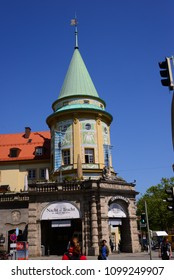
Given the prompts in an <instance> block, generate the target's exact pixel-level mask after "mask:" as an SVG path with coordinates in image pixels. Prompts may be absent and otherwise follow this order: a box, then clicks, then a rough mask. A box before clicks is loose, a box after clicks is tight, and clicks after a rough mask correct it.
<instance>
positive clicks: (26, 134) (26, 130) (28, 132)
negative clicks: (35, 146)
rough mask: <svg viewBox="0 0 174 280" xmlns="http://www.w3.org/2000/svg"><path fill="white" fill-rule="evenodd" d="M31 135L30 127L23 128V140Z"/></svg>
mask: <svg viewBox="0 0 174 280" xmlns="http://www.w3.org/2000/svg"><path fill="white" fill-rule="evenodd" d="M30 133H31V128H30V127H25V136H24V137H25V138H29V136H30Z"/></svg>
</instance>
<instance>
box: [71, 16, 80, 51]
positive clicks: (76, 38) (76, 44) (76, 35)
mask: <svg viewBox="0 0 174 280" xmlns="http://www.w3.org/2000/svg"><path fill="white" fill-rule="evenodd" d="M77 24H78V22H77V18H76V16H75V18H74V19H72V20H71V25H72V26H75V49H78V48H79V46H78V31H77Z"/></svg>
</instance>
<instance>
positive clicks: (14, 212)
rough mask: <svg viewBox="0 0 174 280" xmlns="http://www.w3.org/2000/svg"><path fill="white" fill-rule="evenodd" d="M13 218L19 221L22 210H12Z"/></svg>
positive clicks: (14, 220)
mask: <svg viewBox="0 0 174 280" xmlns="http://www.w3.org/2000/svg"><path fill="white" fill-rule="evenodd" d="M11 218H12V221H13V222H19V221H20V218H21V212H20V211H18V210H14V211H12V212H11Z"/></svg>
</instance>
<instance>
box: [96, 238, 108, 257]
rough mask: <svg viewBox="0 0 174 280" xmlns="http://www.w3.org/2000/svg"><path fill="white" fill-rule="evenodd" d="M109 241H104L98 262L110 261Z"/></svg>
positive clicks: (100, 248)
mask: <svg viewBox="0 0 174 280" xmlns="http://www.w3.org/2000/svg"><path fill="white" fill-rule="evenodd" d="M106 243H107V241H106V240H105V239H103V240H102V243H101V246H100V247H99V256H98V260H108V256H109V247H108V246H107V244H106Z"/></svg>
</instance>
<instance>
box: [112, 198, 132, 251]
mask: <svg viewBox="0 0 174 280" xmlns="http://www.w3.org/2000/svg"><path fill="white" fill-rule="evenodd" d="M128 204H129V201H128V199H126V198H124V197H121V196H118V197H113V198H112V199H111V200H110V203H109V208H108V223H109V228H110V238H111V240H112V242H113V243H114V248H115V250H117V251H119V250H120V251H123V252H126V251H127V252H128V251H129V247H130V243H131V235H130V220H129V215H128Z"/></svg>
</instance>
